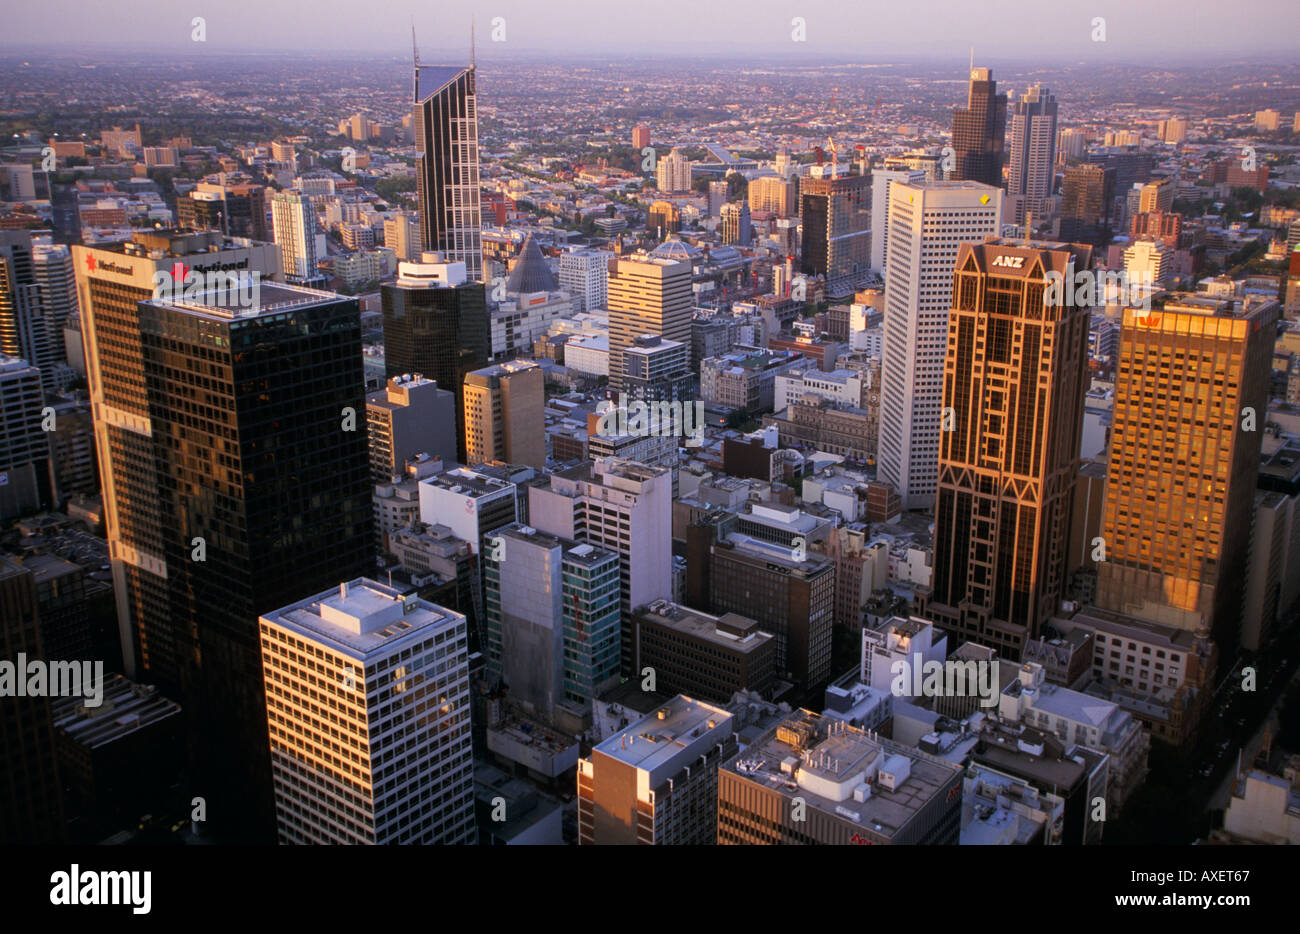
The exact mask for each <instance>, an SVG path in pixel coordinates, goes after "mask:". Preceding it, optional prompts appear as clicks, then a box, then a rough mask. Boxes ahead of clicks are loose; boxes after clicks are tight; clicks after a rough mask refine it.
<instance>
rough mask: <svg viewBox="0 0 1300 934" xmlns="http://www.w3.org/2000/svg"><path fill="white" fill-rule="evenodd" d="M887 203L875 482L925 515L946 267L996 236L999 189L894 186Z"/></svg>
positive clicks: (935, 436)
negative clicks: (966, 248)
mask: <svg viewBox="0 0 1300 934" xmlns="http://www.w3.org/2000/svg"><path fill="white" fill-rule="evenodd" d="M889 198H890V203H889V231H888V236H889V278H888V279H887V280H886V282H885V335H884V351H883V360H882V364H881V389H880V447H879V461H878V476H879V478H880V479H881V480H884V481H886V482H888V483H891V484H893V486H894V488H895V489H896V490H897V491H898V493H899V496H900V498H901V499H902V504H903V508H904V509H929V508H930V507H931V506H933V505H934V494H935V490H936V488H937V485H938V475H939V431H940V414H941V413H940V409H941V408H942V396H943V366H944V356H945V354H946V352H947V344H948V311H949V309H950V308H951V307H952V270H953V264H954V263H955V262H956V260H957V251H958V249H959V248H960V246H961V244H962V243H978V242H980V241H981V240H983V239H984V238H985V237H988V236H995V235H997V234H998V233H999V224H1000V221H1001V217H1002V191H1001V189H998V188H990V187H988V186H987V185H981V184H979V183H977V182H932V183H929V184H911V183H904V182H894V183H892V184H891V185H890V188H889Z"/></svg>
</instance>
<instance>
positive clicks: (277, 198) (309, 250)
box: [271, 191, 405, 282]
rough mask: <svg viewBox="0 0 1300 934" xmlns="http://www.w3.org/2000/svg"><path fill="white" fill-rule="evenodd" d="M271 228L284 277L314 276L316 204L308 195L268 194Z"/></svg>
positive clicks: (297, 193)
mask: <svg viewBox="0 0 1300 934" xmlns="http://www.w3.org/2000/svg"><path fill="white" fill-rule="evenodd" d="M271 228H272V235H273V236H274V238H275V242H276V245H277V246H279V247H280V261H281V263H282V266H283V269H284V276H285V278H286V279H287V280H289V281H291V282H292V281H295V280H296V281H301V280H303V279H309V278H312V277H314V276H315V275H316V208H315V207H313V206H312V203H311V198H310V197H308V196H307V195H306V194H304V193H303V192H301V191H277V192H276V193H275V194H273V195H272V196H271ZM404 258H405V257H403V259H404Z"/></svg>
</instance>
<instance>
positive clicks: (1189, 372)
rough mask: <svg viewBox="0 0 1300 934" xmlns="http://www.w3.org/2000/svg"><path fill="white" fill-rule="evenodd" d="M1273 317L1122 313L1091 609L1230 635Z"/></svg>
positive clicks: (1268, 311)
mask: <svg viewBox="0 0 1300 934" xmlns="http://www.w3.org/2000/svg"><path fill="white" fill-rule="evenodd" d="M1277 316H1278V305H1277V303H1276V302H1269V301H1263V302H1258V303H1256V304H1255V305H1254V306H1253V307H1251V308H1249V309H1248V310H1245V311H1243V310H1241V308H1240V306H1239V305H1235V304H1234V303H1233V302H1231V301H1225V300H1209V299H1198V300H1172V299H1171V300H1170V301H1168V302H1166V303H1165V304H1164V305H1163V307H1157V308H1154V309H1152V310H1150V311H1144V310H1142V309H1134V308H1126V309H1125V310H1124V317H1123V331H1122V336H1121V346H1120V360H1119V371H1118V374H1117V377H1116V385H1115V408H1114V416H1113V423H1112V427H1111V441H1110V466H1109V471H1108V474H1107V485H1106V504H1105V512H1104V518H1103V523H1104V524H1103V531H1102V539H1103V543H1104V547H1105V560H1104V561H1100V562H1099V563H1098V569H1097V572H1098V585H1097V586H1098V597H1097V602H1098V605H1099V606H1101V607H1103V608H1104V609H1109V610H1114V611H1117V612H1122V613H1126V614H1129V615H1132V616H1136V617H1139V618H1141V619H1145V620H1149V621H1152V622H1159V623H1163V624H1166V625H1170V626H1175V627H1177V628H1180V629H1186V630H1189V631H1192V632H1199V633H1201V634H1205V632H1206V631H1208V630H1212V631H1213V633H1214V636H1215V638H1216V641H1218V642H1219V644H1220V646H1221V648H1230V647H1231V646H1233V645H1235V639H1236V637H1235V630H1236V626H1237V620H1238V618H1239V616H1240V612H1241V596H1242V591H1241V587H1242V582H1243V580H1244V577H1245V570H1246V559H1247V552H1248V549H1249V544H1250V524H1251V508H1252V502H1253V497H1254V489H1255V477H1256V475H1257V472H1258V468H1259V450H1260V439H1261V433H1262V431H1263V428H1264V421H1265V417H1266V406H1267V404H1268V384H1269V374H1270V372H1271V367H1270V360H1271V355H1272V352H1273V342H1274V332H1275V330H1276V322H1277ZM1225 640H1227V641H1226V644H1225Z"/></svg>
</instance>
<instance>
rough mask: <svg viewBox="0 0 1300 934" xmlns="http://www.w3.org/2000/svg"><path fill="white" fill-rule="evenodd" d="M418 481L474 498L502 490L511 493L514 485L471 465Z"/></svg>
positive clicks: (498, 492)
mask: <svg viewBox="0 0 1300 934" xmlns="http://www.w3.org/2000/svg"><path fill="white" fill-rule="evenodd" d="M420 482H421V483H425V484H428V485H429V486H435V487H438V488H440V489H444V490H448V491H450V492H452V493H459V494H460V495H462V496H469V497H472V498H474V499H481V498H482V497H484V496H496V495H499V494H500V493H501V492H502V491H509V492H510V493H511V495H513V494H514V487H515V485H514V484H513V483H511V482H510V481H508V480H498V479H497V478H496V477H485V476H483V475H482V474H481V473H479V472H478V471H476V470H474V469H473V468H471V467H457V468H456V469H455V470H448V471H445V472H443V473H440V474H434V475H433V476H431V477H425V478H423V479H422V480H420Z"/></svg>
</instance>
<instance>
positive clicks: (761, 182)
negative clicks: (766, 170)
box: [709, 175, 799, 217]
mask: <svg viewBox="0 0 1300 934" xmlns="http://www.w3.org/2000/svg"><path fill="white" fill-rule="evenodd" d="M714 185H722V186H723V190H724V194H725V190H726V182H709V197H710V201H709V209H710V213H712V206H713V201H712V197H713V186H714ZM748 197H749V205H750V207H752V208H753V209H754V210H755V211H771V212H772V213H773V214H775V215H776V216H777V217H793V216H794V215H795V214H797V213H799V199H798V198H797V196H796V191H795V183H794V182H792V181H790V180H788V179H784V178H778V177H776V176H772V175H763V176H760V177H758V178H755V179H751V180H750V182H749V186H748ZM723 200H725V198H724V199H723ZM719 207H721V205H719Z"/></svg>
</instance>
